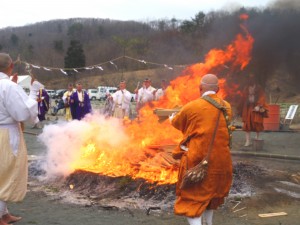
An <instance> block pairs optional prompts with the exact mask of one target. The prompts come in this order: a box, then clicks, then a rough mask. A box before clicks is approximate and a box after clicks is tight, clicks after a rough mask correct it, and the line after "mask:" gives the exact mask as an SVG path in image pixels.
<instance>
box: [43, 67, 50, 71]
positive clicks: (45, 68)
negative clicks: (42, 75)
mask: <svg viewBox="0 0 300 225" xmlns="http://www.w3.org/2000/svg"><path fill="white" fill-rule="evenodd" d="M43 69H44V70H47V71H51V70H50V69H48V68H47V67H43Z"/></svg>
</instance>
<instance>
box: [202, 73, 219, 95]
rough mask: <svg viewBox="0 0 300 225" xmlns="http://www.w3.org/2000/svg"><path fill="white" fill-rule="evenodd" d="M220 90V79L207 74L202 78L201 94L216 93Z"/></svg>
mask: <svg viewBox="0 0 300 225" xmlns="http://www.w3.org/2000/svg"><path fill="white" fill-rule="evenodd" d="M218 89H219V80H218V77H217V76H216V75H214V74H206V75H204V76H203V77H202V79H201V83H200V92H201V93H204V92H206V91H215V92H217V91H218Z"/></svg>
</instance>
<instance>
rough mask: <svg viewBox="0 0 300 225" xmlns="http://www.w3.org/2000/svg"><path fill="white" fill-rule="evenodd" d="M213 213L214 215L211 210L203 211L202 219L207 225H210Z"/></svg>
mask: <svg viewBox="0 0 300 225" xmlns="http://www.w3.org/2000/svg"><path fill="white" fill-rule="evenodd" d="M213 213H214V211H213V210H212V209H210V210H205V211H204V213H203V217H204V219H205V221H206V224H207V225H212V218H213Z"/></svg>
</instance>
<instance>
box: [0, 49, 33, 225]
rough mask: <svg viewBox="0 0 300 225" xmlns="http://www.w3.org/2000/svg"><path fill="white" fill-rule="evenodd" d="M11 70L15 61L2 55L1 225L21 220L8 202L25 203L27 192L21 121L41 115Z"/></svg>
mask: <svg viewBox="0 0 300 225" xmlns="http://www.w3.org/2000/svg"><path fill="white" fill-rule="evenodd" d="M12 71H13V62H12V59H11V58H10V56H9V55H8V54H6V53H0V159H1V163H0V225H7V224H9V223H13V222H16V221H18V220H20V219H21V217H16V216H13V215H11V214H10V213H9V212H8V210H7V202H19V201H22V200H23V198H24V197H25V194H26V192H27V178H28V172H27V171H28V167H27V150H26V146H25V141H24V137H23V132H22V128H21V126H20V122H23V121H28V120H34V119H35V118H36V117H37V114H38V109H37V102H36V101H35V100H33V99H31V98H29V96H28V95H27V94H26V93H25V92H24V90H23V89H22V87H21V86H19V85H17V84H16V83H15V82H13V81H11V80H10V78H9V77H10V76H11V75H12ZM13 76H14V77H15V76H17V75H16V74H15V75H13ZM12 80H15V79H12Z"/></svg>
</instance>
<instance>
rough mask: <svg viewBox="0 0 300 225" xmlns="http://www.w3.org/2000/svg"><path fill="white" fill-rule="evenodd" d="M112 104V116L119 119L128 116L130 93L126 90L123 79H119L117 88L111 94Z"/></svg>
mask: <svg viewBox="0 0 300 225" xmlns="http://www.w3.org/2000/svg"><path fill="white" fill-rule="evenodd" d="M111 97H112V99H113V102H114V105H113V112H114V113H113V116H114V117H116V118H119V119H124V117H129V110H130V102H131V93H130V92H129V91H127V90H126V83H125V81H121V82H120V84H119V90H118V91H116V92H115V93H113V94H112V95H111Z"/></svg>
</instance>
